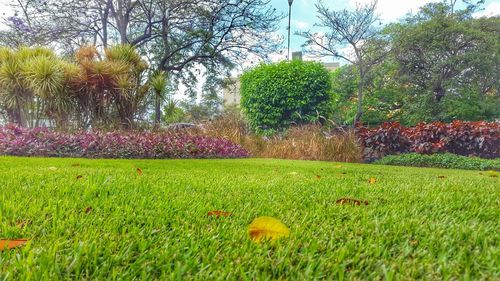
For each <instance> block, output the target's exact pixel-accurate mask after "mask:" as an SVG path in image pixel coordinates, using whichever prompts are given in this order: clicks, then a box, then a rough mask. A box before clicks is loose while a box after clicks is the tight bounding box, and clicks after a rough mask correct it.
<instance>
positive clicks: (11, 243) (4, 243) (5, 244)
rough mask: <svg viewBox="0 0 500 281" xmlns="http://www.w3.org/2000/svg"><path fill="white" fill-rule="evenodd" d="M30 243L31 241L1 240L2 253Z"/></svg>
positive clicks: (0, 248) (0, 249)
mask: <svg viewBox="0 0 500 281" xmlns="http://www.w3.org/2000/svg"><path fill="white" fill-rule="evenodd" d="M28 241H29V239H0V251H3V250H10V249H14V248H17V247H20V246H22V245H24V244H26V243H27V242H28Z"/></svg>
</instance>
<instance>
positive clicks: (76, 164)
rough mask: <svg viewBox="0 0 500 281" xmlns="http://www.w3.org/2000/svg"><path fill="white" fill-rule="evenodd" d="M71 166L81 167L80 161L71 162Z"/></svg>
mask: <svg viewBox="0 0 500 281" xmlns="http://www.w3.org/2000/svg"><path fill="white" fill-rule="evenodd" d="M71 167H80V163H73V164H71Z"/></svg>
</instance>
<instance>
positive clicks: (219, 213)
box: [207, 210, 231, 218]
mask: <svg viewBox="0 0 500 281" xmlns="http://www.w3.org/2000/svg"><path fill="white" fill-rule="evenodd" d="M230 215H231V213H230V212H224V211H220V210H214V211H210V212H208V213H207V216H209V217H216V218H220V217H229V216H230Z"/></svg>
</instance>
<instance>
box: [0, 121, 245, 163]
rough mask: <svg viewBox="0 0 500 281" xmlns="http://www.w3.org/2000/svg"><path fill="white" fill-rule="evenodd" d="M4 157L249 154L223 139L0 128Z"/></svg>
mask: <svg viewBox="0 0 500 281" xmlns="http://www.w3.org/2000/svg"><path fill="white" fill-rule="evenodd" d="M0 155H14V156H41V157H84V158H144V159H153V158H241V157H248V156H249V153H248V152H247V151H246V150H245V149H244V148H242V147H241V146H239V145H237V144H234V143H232V142H230V141H228V140H226V139H223V138H213V137H206V136H195V135H189V134H182V133H179V134H178V133H151V132H109V133H104V132H99V131H93V132H78V133H61V132H53V131H49V130H47V129H44V128H35V129H27V128H20V127H16V126H13V125H7V126H0Z"/></svg>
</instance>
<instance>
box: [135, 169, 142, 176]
mask: <svg viewBox="0 0 500 281" xmlns="http://www.w3.org/2000/svg"><path fill="white" fill-rule="evenodd" d="M136 171H137V174H138V175H139V176H142V169H141V168H137V170H136Z"/></svg>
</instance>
